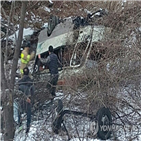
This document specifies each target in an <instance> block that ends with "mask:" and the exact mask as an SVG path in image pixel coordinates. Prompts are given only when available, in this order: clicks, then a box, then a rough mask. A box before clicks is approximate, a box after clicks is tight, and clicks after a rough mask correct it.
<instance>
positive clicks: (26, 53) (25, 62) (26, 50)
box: [20, 42, 35, 77]
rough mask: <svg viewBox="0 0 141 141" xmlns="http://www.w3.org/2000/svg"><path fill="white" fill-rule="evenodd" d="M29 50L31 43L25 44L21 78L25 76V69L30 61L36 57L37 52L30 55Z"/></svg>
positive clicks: (22, 55) (22, 54)
mask: <svg viewBox="0 0 141 141" xmlns="http://www.w3.org/2000/svg"><path fill="white" fill-rule="evenodd" d="M29 50H30V42H26V43H24V50H23V51H22V53H21V65H20V72H21V77H22V76H23V69H24V68H25V67H27V65H28V63H29V61H31V60H32V59H33V58H34V56H35V52H34V51H33V52H32V53H31V54H29Z"/></svg>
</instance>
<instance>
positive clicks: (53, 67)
mask: <svg viewBox="0 0 141 141" xmlns="http://www.w3.org/2000/svg"><path fill="white" fill-rule="evenodd" d="M40 60H41V62H42V63H46V64H47V66H48V68H49V71H50V73H51V74H58V67H59V65H61V63H60V61H59V60H58V57H57V55H56V54H54V53H51V54H49V56H48V57H47V58H46V59H44V58H41V59H40Z"/></svg>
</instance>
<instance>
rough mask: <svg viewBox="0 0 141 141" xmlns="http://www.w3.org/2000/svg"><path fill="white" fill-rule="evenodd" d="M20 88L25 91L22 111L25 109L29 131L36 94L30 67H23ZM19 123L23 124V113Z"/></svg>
mask: <svg viewBox="0 0 141 141" xmlns="http://www.w3.org/2000/svg"><path fill="white" fill-rule="evenodd" d="M18 85H19V90H20V91H22V92H23V93H24V98H21V102H20V103H21V107H22V111H24V110H25V112H26V115H27V129H26V133H28V132H29V129H30V123H31V97H32V96H33V95H34V85H33V81H32V79H31V78H30V77H29V69H28V67H25V68H24V69H23V77H22V78H21V79H20V80H19V81H18ZM18 122H19V125H20V124H21V113H20V115H19V119H18Z"/></svg>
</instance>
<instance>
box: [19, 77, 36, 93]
mask: <svg viewBox="0 0 141 141" xmlns="http://www.w3.org/2000/svg"><path fill="white" fill-rule="evenodd" d="M18 85H19V90H21V91H22V92H23V93H24V94H26V95H33V93H34V90H33V80H32V79H31V78H30V77H29V76H28V75H24V76H23V77H22V79H20V80H19V81H18Z"/></svg>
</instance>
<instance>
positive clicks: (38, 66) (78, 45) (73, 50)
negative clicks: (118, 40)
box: [34, 17, 110, 80]
mask: <svg viewBox="0 0 141 141" xmlns="http://www.w3.org/2000/svg"><path fill="white" fill-rule="evenodd" d="M54 19H57V18H56V17H55V18H54ZM53 21H56V23H55V22H53ZM50 25H53V27H52V29H51V30H50V29H49V28H46V29H44V30H42V31H41V32H40V34H39V37H38V44H37V50H36V58H35V65H34V72H35V73H36V72H38V73H39V72H40V73H39V74H41V73H43V72H44V73H47V72H49V70H48V69H47V67H46V66H45V64H42V63H41V62H40V60H39V59H38V55H41V57H42V58H46V57H47V56H48V55H49V54H48V47H49V46H50V45H52V46H53V48H54V53H55V54H57V56H58V58H59V60H60V62H61V63H62V65H63V68H62V69H61V71H59V74H60V78H59V79H60V80H61V79H64V78H65V74H69V75H70V74H76V73H81V72H82V71H84V70H85V68H86V67H94V66H93V65H94V64H95V61H96V60H98V59H100V57H101V53H100V52H99V51H97V50H95V44H96V43H99V42H101V41H103V40H105V35H106V34H108V32H110V28H108V27H104V26H102V25H93V24H89V23H88V22H87V21H86V20H84V19H83V20H82V19H81V18H80V17H77V18H76V19H72V18H68V19H65V20H63V21H62V22H60V23H59V22H58V20H52V21H51V22H50V23H49V27H50Z"/></svg>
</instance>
